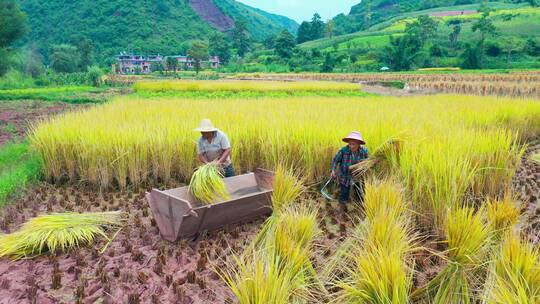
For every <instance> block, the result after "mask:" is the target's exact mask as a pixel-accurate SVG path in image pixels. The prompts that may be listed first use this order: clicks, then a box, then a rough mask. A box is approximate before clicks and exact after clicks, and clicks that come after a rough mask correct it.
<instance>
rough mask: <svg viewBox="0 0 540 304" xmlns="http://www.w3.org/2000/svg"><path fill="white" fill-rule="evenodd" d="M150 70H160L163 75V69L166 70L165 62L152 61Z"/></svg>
mask: <svg viewBox="0 0 540 304" xmlns="http://www.w3.org/2000/svg"><path fill="white" fill-rule="evenodd" d="M150 70H151V71H152V72H160V74H162V75H163V71H164V70H165V67H164V66H163V63H161V62H158V61H154V62H152V63H150Z"/></svg>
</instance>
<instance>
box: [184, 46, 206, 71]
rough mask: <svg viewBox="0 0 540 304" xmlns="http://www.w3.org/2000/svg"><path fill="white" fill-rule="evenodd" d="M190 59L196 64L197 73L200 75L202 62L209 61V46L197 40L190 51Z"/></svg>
mask: <svg viewBox="0 0 540 304" xmlns="http://www.w3.org/2000/svg"><path fill="white" fill-rule="evenodd" d="M188 56H189V58H191V59H193V61H194V62H195V72H196V73H197V74H199V71H200V70H201V62H202V61H203V60H205V59H208V44H207V43H206V42H204V41H201V40H195V41H193V43H192V44H191V48H190V49H189V51H188Z"/></svg>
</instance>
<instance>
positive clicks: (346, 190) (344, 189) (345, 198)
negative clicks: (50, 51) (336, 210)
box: [339, 181, 364, 204]
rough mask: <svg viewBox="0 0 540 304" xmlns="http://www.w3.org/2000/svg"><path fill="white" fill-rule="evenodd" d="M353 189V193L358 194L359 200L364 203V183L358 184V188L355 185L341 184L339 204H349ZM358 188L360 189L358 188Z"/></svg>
mask: <svg viewBox="0 0 540 304" xmlns="http://www.w3.org/2000/svg"><path fill="white" fill-rule="evenodd" d="M351 187H352V188H353V192H354V193H355V194H356V196H357V197H358V199H359V200H360V201H361V202H363V201H364V183H363V181H361V182H358V183H356V187H355V186H353V185H350V186H345V185H342V184H340V185H339V188H340V191H339V202H340V203H343V204H344V203H347V202H349V201H350V196H351ZM357 187H358V188H357Z"/></svg>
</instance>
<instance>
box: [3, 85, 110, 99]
mask: <svg viewBox="0 0 540 304" xmlns="http://www.w3.org/2000/svg"><path fill="white" fill-rule="evenodd" d="M105 90H106V88H95V87H90V86H64V87H46V88H30V89H13V90H0V100H21V99H38V100H44V101H65V102H69V103H92V102H103V101H104V99H103V98H101V97H97V96H92V94H95V93H101V92H104V91H105Z"/></svg>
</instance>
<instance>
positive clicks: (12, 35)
mask: <svg viewBox="0 0 540 304" xmlns="http://www.w3.org/2000/svg"><path fill="white" fill-rule="evenodd" d="M26 30H27V27H26V16H25V15H24V14H23V13H22V12H21V10H20V9H19V7H18V6H17V4H16V3H15V1H14V0H6V1H2V2H0V77H1V76H3V75H4V74H5V73H6V72H7V71H8V70H9V55H10V50H9V47H10V46H11V45H12V44H13V43H14V42H16V41H17V40H18V39H19V38H21V37H22V36H23V35H24V34H25V32H26Z"/></svg>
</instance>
